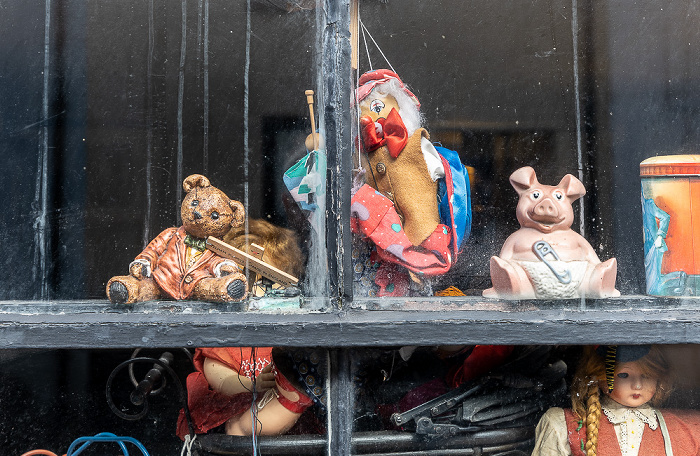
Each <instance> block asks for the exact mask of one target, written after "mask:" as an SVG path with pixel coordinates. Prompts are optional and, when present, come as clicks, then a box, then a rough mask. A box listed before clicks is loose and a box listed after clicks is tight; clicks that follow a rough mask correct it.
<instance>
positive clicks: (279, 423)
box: [226, 370, 313, 435]
mask: <svg viewBox="0 0 700 456" xmlns="http://www.w3.org/2000/svg"><path fill="white" fill-rule="evenodd" d="M275 383H276V386H275V391H274V392H275V395H274V397H273V398H272V399H271V400H270V401H269V402H268V403H267V404H265V405H264V407H263V408H261V409H259V410H258V412H257V419H256V422H255V432H256V434H257V435H280V434H284V433H285V432H287V431H288V430H289V429H291V427H292V426H294V424H295V423H296V422H297V420H298V419H299V417H300V416H301V414H302V413H303V412H304V411H305V410H306V409H307V408H308V407H309V406H310V405H311V404H312V403H313V402H312V400H311V399H310V398H309V397H308V396H307V395H306V394H304V393H302V392H301V391H300V390H299V389H297V387H295V386H293V385H292V384H291V383H290V382H289V380H287V378H286V377H285V376H284V375H282V374H281V373H280V372H279V371H278V370H275ZM252 431H253V417H252V414H251V411H250V409H249V410H246V411H245V412H243V413H242V414H240V415H236V416H234V417H232V418H231V419H229V420H228V421H227V422H226V434H228V435H251V433H252Z"/></svg>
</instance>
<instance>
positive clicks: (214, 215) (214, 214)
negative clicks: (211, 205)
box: [211, 211, 219, 220]
mask: <svg viewBox="0 0 700 456" xmlns="http://www.w3.org/2000/svg"><path fill="white" fill-rule="evenodd" d="M211 218H212V219H213V220H219V213H218V212H216V211H214V212H212V213H211Z"/></svg>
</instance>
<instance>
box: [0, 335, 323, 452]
mask: <svg viewBox="0 0 700 456" xmlns="http://www.w3.org/2000/svg"><path fill="white" fill-rule="evenodd" d="M272 358H274V360H275V366H276V369H275V370H274V371H271V370H270V367H271V366H270V364H269V363H270V361H271V359H272ZM327 362H328V358H327V355H326V352H325V351H323V350H316V349H301V348H300V349H296V350H294V351H291V350H275V351H274V353H273V351H272V349H270V348H264V347H261V348H255V349H251V348H245V347H232V348H209V349H203V350H199V349H198V350H194V351H188V350H185V349H178V348H173V349H141V350H136V351H132V350H51V351H46V350H45V351H40V350H2V351H0V379H1V380H2V387H1V388H0V401H1V402H2V404H3V406H2V407H1V408H0V414H1V415H2V418H3V419H2V424H0V434H2V435H3V436H4V447H5V449H4V451H5V452H6V453H7V454H24V453H26V452H29V451H31V450H39V449H43V450H47V451H52V452H53V453H50V454H65V453H67V452H68V451H69V450H72V451H76V450H78V449H80V448H81V447H82V446H83V445H86V444H87V445H88V447H87V448H83V449H84V450H85V452H84V453H82V452H81V454H90V455H98V454H107V453H109V454H122V452H120V451H119V447H118V446H117V445H118V444H119V442H118V441H117V440H119V441H121V443H122V444H123V445H124V446H125V447H126V450H127V451H128V454H138V455H141V454H144V455H146V454H150V455H152V456H157V455H171V454H180V452H181V451H184V453H183V454H190V453H187V451H186V450H183V449H182V448H183V445H185V443H184V442H183V440H182V439H185V442H187V441H188V439H189V438H190V437H191V436H194V435H195V434H196V435H197V438H196V439H195V440H194V444H193V446H192V448H191V449H192V453H191V454H199V455H210V454H211V455H215V454H241V455H244V454H254V453H253V448H255V446H257V448H259V449H260V451H262V452H263V454H292V453H290V452H289V448H295V447H296V446H297V445H299V442H300V441H302V440H303V441H304V442H305V443H304V446H305V447H306V449H305V450H304V451H305V452H304V453H296V454H317V455H322V454H325V451H326V450H325V448H326V447H327V442H326V411H325V410H326V403H327V401H326V398H325V392H326V391H327V388H326V385H327V381H326V376H327V372H328V369H327ZM302 366H305V367H307V368H308V370H307V371H305V374H301V372H303V370H302ZM254 371H255V374H253V372H254ZM298 378H304V379H305V382H306V383H307V384H310V383H311V380H310V379H313V380H314V381H316V382H317V383H316V385H315V387H316V389H317V391H314V388H309V389H306V388H304V387H303V386H302V385H301V383H300V381H299V380H298ZM285 379H286V380H285ZM253 380H254V381H253ZM253 391H255V393H253ZM319 391H321V392H320V393H319V394H315V393H318V392H319ZM283 398H287V400H286V401H284V400H283ZM185 404H188V406H187V407H186V406H185ZM253 404H255V406H253ZM251 420H255V422H257V424H258V429H259V433H260V435H259V436H258V437H257V439H253V438H252V436H251V434H252V424H251V423H252V421H251ZM19 423H22V424H21V425H18V424H19ZM106 433H108V434H109V435H107V434H106ZM98 434H103V435H100V436H99V438H98V439H94V437H95V436H97V435H98ZM227 434H233V435H227ZM91 438H93V440H90V439H91ZM100 439H102V440H100ZM143 451H146V452H143ZM42 454H48V453H42ZM69 454H77V453H69ZM123 454H127V453H123Z"/></svg>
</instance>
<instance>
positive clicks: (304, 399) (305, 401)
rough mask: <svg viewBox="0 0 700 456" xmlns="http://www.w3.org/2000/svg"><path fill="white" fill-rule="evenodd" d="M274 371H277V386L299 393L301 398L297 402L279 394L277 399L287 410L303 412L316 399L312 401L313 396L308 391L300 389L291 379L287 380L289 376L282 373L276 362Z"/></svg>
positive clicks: (273, 367)
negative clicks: (307, 393)
mask: <svg viewBox="0 0 700 456" xmlns="http://www.w3.org/2000/svg"><path fill="white" fill-rule="evenodd" d="M272 371H273V372H274V373H275V381H276V382H277V386H279V387H280V388H282V389H283V390H285V391H287V392H290V393H297V394H298V395H299V400H297V401H296V402H295V401H292V400H290V399H288V398H287V397H286V396H284V395H283V394H279V395H278V397H277V400H278V401H279V403H280V404H281V405H282V407H284V408H286V409H287V410H289V411H290V412H293V413H302V412H303V411H304V410H306V409H307V408H309V406H311V404H313V403H314V401H312V400H311V398H310V397H309V396H307V395H306V393H303V392H301V391H299V389H298V388H297V387H295V386H294V385H292V383H291V382H290V381H289V380H287V377H285V376H284V375H282V373H281V372H280V371H279V370H278V369H277V367H276V366H275V365H274V364H273V366H272Z"/></svg>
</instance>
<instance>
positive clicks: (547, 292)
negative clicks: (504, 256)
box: [517, 261, 588, 299]
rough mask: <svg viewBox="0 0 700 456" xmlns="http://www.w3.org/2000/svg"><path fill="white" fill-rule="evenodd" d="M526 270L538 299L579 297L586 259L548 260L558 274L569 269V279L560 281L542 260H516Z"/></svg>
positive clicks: (563, 273) (561, 274)
mask: <svg viewBox="0 0 700 456" xmlns="http://www.w3.org/2000/svg"><path fill="white" fill-rule="evenodd" d="M517 263H518V264H519V265H520V266H522V268H523V269H524V270H525V272H527V275H528V277H530V281H531V282H532V286H533V288H534V289H535V294H536V295H537V298H538V299H569V298H578V297H579V291H578V290H579V286H580V285H581V281H583V278H584V277H585V275H586V268H588V261H548V263H549V265H551V266H552V267H553V268H554V270H555V271H557V273H558V274H559V275H560V276H564V275H565V274H566V271H569V274H571V275H570V277H571V281H570V282H569V283H561V282H560V281H559V279H558V278H557V276H555V275H554V273H553V272H552V270H551V269H549V267H548V266H547V264H545V263H543V262H542V261H517Z"/></svg>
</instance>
